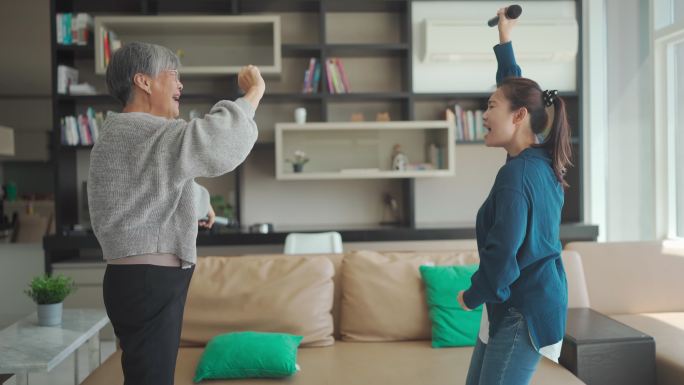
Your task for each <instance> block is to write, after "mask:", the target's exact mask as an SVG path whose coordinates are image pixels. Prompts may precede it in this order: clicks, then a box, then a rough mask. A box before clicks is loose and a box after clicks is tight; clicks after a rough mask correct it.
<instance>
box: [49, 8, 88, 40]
mask: <svg viewBox="0 0 684 385" xmlns="http://www.w3.org/2000/svg"><path fill="white" fill-rule="evenodd" d="M55 18H56V20H55V21H56V22H55V27H56V32H57V44H62V45H72V44H75V45H87V44H88V41H89V40H90V38H91V34H92V31H93V17H92V16H91V15H89V14H87V13H76V14H74V13H70V12H67V13H58V14H57V15H56V16H55Z"/></svg>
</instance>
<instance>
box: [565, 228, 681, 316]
mask: <svg viewBox="0 0 684 385" xmlns="http://www.w3.org/2000/svg"><path fill="white" fill-rule="evenodd" d="M565 247H566V249H568V250H573V251H576V252H578V253H579V254H580V256H581V258H582V264H583V265H584V274H585V277H586V282H587V289H588V291H589V299H590V300H591V308H592V309H595V310H597V311H599V312H601V313H604V314H641V313H662V312H684V296H682V295H672V293H684V279H682V271H684V243H682V242H670V241H665V242H663V241H649V242H605V243H599V242H573V243H569V244H567V245H566V246H565Z"/></svg>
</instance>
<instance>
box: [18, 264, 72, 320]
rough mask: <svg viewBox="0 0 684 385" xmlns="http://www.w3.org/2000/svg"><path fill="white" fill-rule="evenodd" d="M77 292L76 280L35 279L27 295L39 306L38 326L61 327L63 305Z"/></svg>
mask: <svg viewBox="0 0 684 385" xmlns="http://www.w3.org/2000/svg"><path fill="white" fill-rule="evenodd" d="M75 290H76V285H75V283H74V280H73V279H71V278H69V277H65V276H63V275H58V276H55V277H51V276H48V275H43V276H38V277H34V278H33V279H32V280H31V283H29V290H26V291H25V293H26V294H27V295H28V296H29V297H31V298H32V299H33V301H34V302H35V303H36V304H37V305H38V325H40V326H55V325H60V324H61V323H62V303H63V302H64V299H65V298H66V297H67V296H68V295H69V294H71V293H72V292H74V291H75Z"/></svg>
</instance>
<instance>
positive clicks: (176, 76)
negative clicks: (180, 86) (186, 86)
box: [167, 70, 180, 83]
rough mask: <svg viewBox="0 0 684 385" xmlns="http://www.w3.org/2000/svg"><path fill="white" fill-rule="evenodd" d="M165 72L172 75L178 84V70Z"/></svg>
mask: <svg viewBox="0 0 684 385" xmlns="http://www.w3.org/2000/svg"><path fill="white" fill-rule="evenodd" d="M167 72H169V73H170V74H172V75H173V76H174V77H175V78H176V81H177V82H179V83H180V72H178V70H167Z"/></svg>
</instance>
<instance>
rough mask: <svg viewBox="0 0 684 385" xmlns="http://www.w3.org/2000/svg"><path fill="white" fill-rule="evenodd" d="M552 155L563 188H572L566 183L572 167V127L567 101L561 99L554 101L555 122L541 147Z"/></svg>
mask: <svg viewBox="0 0 684 385" xmlns="http://www.w3.org/2000/svg"><path fill="white" fill-rule="evenodd" d="M541 146H542V147H545V148H547V149H548V150H549V152H550V153H551V161H552V163H553V171H554V172H555V174H556V178H558V181H559V182H560V183H561V184H562V185H563V187H565V188H568V187H570V186H569V185H568V183H567V182H566V181H565V174H566V173H567V170H568V168H569V167H571V166H572V148H571V147H570V125H569V124H568V117H567V114H566V112H565V101H564V100H563V98H561V97H555V98H554V99H553V122H552V123H551V128H550V131H549V134H548V136H547V137H546V139H545V140H544V143H543V144H542V145H541Z"/></svg>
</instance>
